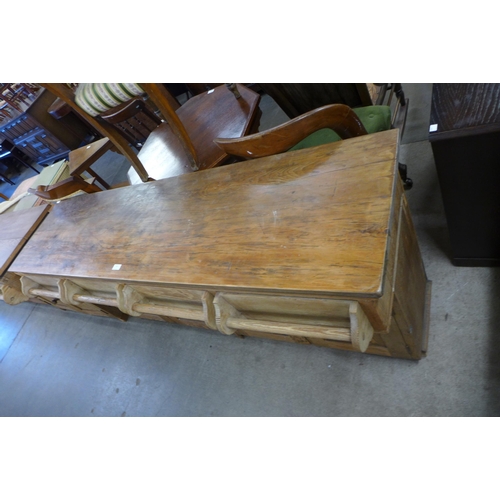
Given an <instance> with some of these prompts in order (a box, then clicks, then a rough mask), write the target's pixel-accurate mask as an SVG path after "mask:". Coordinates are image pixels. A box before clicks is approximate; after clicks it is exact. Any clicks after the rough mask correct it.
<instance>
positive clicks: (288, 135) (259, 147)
mask: <svg viewBox="0 0 500 500" xmlns="http://www.w3.org/2000/svg"><path fill="white" fill-rule="evenodd" d="M325 128H329V129H332V130H333V131H334V132H336V133H337V134H338V135H339V136H340V138H341V139H349V138H351V137H358V136H360V135H366V133H367V132H366V129H365V127H364V126H363V124H362V123H361V120H360V119H359V118H358V116H357V115H356V113H354V111H353V110H352V109H351V108H350V107H349V106H346V105H345V104H330V105H328V106H323V107H321V108H318V109H314V110H313V111H309V112H308V113H305V114H303V115H301V116H299V117H297V118H294V119H293V120H290V121H289V122H286V123H283V124H282V125H278V126H277V127H274V128H271V129H269V130H265V131H264V132H259V133H257V134H252V135H248V136H246V137H241V138H237V139H225V138H218V139H215V141H214V142H215V143H216V144H217V145H218V146H219V147H220V148H221V149H222V150H223V151H224V152H226V153H227V154H230V155H233V156H239V157H242V158H247V159H251V158H261V157H263V156H270V155H274V154H278V153H283V152H284V151H288V150H289V149H290V148H291V147H293V146H295V145H296V144H297V143H298V142H300V141H302V140H303V139H305V138H306V137H307V136H309V135H311V134H312V133H314V132H316V131H318V130H321V129H325Z"/></svg>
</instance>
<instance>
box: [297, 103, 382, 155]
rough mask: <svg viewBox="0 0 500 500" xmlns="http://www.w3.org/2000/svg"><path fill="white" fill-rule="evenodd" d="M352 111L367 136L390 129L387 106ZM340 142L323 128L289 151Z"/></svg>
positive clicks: (336, 136)
mask: <svg viewBox="0 0 500 500" xmlns="http://www.w3.org/2000/svg"><path fill="white" fill-rule="evenodd" d="M353 111H354V113H356V115H357V117H358V118H359V119H360V121H361V123H362V124H363V126H364V127H365V129H366V132H367V133H368V134H373V133H375V132H383V131H384V130H390V128H391V108H390V107H389V106H365V107H364V108H354V109H353ZM340 140H341V138H340V136H339V135H338V134H337V133H336V132H334V131H333V130H332V129H329V128H324V129H321V130H318V131H316V132H313V133H312V134H311V135H309V136H308V137H306V138H305V139H303V140H302V141H300V142H299V143H297V144H296V145H295V146H294V147H293V148H291V149H290V150H291V151H294V150H297V149H306V148H311V147H313V146H319V145H321V144H328V143H329V142H335V141H340Z"/></svg>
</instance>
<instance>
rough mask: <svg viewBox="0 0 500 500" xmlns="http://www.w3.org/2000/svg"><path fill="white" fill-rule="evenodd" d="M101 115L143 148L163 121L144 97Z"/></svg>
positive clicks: (130, 140) (139, 147)
mask: <svg viewBox="0 0 500 500" xmlns="http://www.w3.org/2000/svg"><path fill="white" fill-rule="evenodd" d="M99 117H100V118H101V119H102V120H104V121H106V122H108V123H111V124H112V125H114V126H115V127H116V129H117V130H118V131H119V132H120V133H121V134H122V135H123V136H124V137H125V139H127V140H128V141H129V143H130V144H132V145H133V146H134V147H136V148H137V149H141V148H142V146H143V144H144V143H145V142H146V139H147V138H148V137H149V134H150V133H151V132H153V130H155V129H156V127H158V125H161V123H162V121H161V119H160V118H158V117H157V116H156V115H155V114H154V113H153V112H152V111H151V110H150V109H149V108H148V106H147V104H146V102H145V101H144V100H143V99H139V98H137V99H132V100H131V101H129V102H126V103H124V104H121V105H119V106H117V107H116V108H112V109H110V110H109V111H106V112H104V113H101V114H100V115H99Z"/></svg>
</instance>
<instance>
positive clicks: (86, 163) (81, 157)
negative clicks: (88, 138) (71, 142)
mask: <svg viewBox="0 0 500 500" xmlns="http://www.w3.org/2000/svg"><path fill="white" fill-rule="evenodd" d="M112 147H113V143H112V142H111V141H110V140H109V139H108V138H107V137H104V138H103V139H99V140H98V141H95V142H93V143H92V144H89V145H87V146H83V147H81V148H78V149H75V150H74V151H71V153H70V154H69V172H70V175H72V176H74V177H80V178H81V174H82V173H83V172H87V173H89V174H90V175H91V176H92V177H94V178H95V180H96V181H97V182H99V184H101V186H102V187H104V189H110V188H111V186H110V185H109V184H108V183H107V182H106V181H105V180H104V179H103V178H102V177H100V176H99V175H97V174H96V173H95V172H94V171H93V170H92V169H91V168H90V165H92V164H93V163H94V162H96V161H97V160H98V159H99V158H100V157H101V156H102V155H103V154H104V153H106V152H107V151H109V150H110V149H111V148H112Z"/></svg>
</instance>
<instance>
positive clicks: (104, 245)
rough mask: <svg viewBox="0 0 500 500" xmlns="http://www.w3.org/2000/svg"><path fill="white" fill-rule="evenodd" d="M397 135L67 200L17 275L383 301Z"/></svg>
mask: <svg viewBox="0 0 500 500" xmlns="http://www.w3.org/2000/svg"><path fill="white" fill-rule="evenodd" d="M397 149H398V131H397V130H390V131H387V132H380V133H377V134H372V135H366V136H363V137H358V138H355V139H349V140H346V141H341V142H337V143H332V144H327V145H324V146H319V147H316V148H311V149H305V150H300V151H292V152H288V153H283V154H280V155H276V156H272V157H268V158H262V159H258V160H252V161H248V162H241V163H238V164H234V165H228V166H224V167H219V168H216V169H212V170H205V171H199V172H193V173H190V174H187V175H183V176H178V177H172V178H169V179H163V180H160V181H156V182H150V183H146V184H141V185H136V186H129V187H125V188H121V189H115V190H110V191H105V192H100V193H95V194H89V195H86V196H79V197H76V198H73V199H69V200H65V201H62V202H61V203H59V204H58V205H56V206H55V207H54V209H53V210H52V212H51V213H50V214H49V216H48V217H47V218H46V220H45V221H44V222H43V224H41V226H40V227H39V228H38V230H37V232H36V234H35V235H34V236H33V237H32V238H31V240H30V241H29V242H28V244H27V245H26V246H25V248H24V249H23V251H22V252H21V253H20V254H19V256H18V257H17V258H16V260H15V262H14V263H13V264H12V266H11V269H10V270H11V271H13V272H18V273H24V274H45V275H56V276H61V277H67V278H71V277H79V278H100V279H109V280H113V281H119V280H123V281H135V282H145V283H149V284H152V283H164V284H174V285H181V286H186V287H188V286H191V287H198V286H200V287H206V288H207V289H209V288H210V287H217V288H218V289H221V288H224V289H231V290H236V289H244V290H247V291H248V290H250V291H251V290H255V291H276V290H280V291H283V290H288V291H291V292H294V291H297V292H306V293H307V292H311V293H312V292H314V293H319V294H322V295H323V294H324V295H330V294H337V295H339V294H354V295H359V294H364V296H379V295H380V294H381V289H382V281H383V274H384V265H385V259H386V252H387V240H388V231H389V227H390V226H389V224H390V217H391V204H392V203H391V202H392V196H393V191H394V186H395V184H394V183H395V179H396V178H397V177H396V175H395V174H396V172H397Z"/></svg>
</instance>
